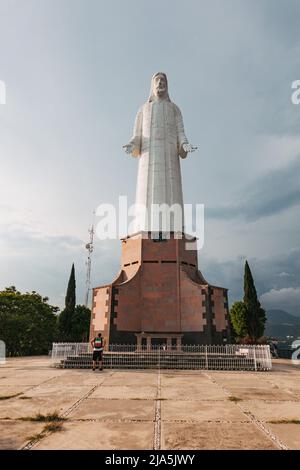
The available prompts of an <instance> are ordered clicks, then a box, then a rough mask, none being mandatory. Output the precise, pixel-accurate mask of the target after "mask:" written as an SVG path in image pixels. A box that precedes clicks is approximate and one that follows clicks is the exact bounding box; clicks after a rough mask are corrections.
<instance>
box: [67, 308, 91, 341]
mask: <svg viewBox="0 0 300 470" xmlns="http://www.w3.org/2000/svg"><path fill="white" fill-rule="evenodd" d="M90 321H91V311H90V309H89V308H87V307H85V306H84V305H77V306H76V307H75V312H74V316H73V318H72V327H71V336H72V341H76V342H81V341H83V342H86V341H88V339H89V333H90Z"/></svg>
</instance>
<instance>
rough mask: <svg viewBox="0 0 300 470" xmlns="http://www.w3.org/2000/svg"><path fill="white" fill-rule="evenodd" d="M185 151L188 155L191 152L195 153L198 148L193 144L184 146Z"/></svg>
mask: <svg viewBox="0 0 300 470" xmlns="http://www.w3.org/2000/svg"><path fill="white" fill-rule="evenodd" d="M182 148H183V150H184V151H185V152H187V153H189V152H195V150H197V148H198V147H194V146H193V145H192V144H183V146H182Z"/></svg>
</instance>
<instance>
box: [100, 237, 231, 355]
mask: <svg viewBox="0 0 300 470" xmlns="http://www.w3.org/2000/svg"><path fill="white" fill-rule="evenodd" d="M187 244H188V245H187ZM192 244H193V245H194V247H193V249H191V245H192ZM187 246H188V247H189V249H187ZM99 331H101V332H102V333H103V335H104V338H105V339H106V342H107V344H116V343H118V344H124V343H125V344H137V345H143V346H146V345H148V346H150V345H151V344H152V345H153V344H164V345H166V346H167V347H168V348H172V347H173V348H175V347H180V345H181V344H224V342H226V341H229V339H230V338H229V325H228V300H227V289H224V288H222V287H217V286H213V285H210V284H208V283H207V282H206V280H205V279H204V277H203V276H202V274H201V272H200V271H199V270H198V261H197V251H196V242H195V241H194V243H192V242H191V241H187V240H186V239H185V238H182V239H176V238H174V235H173V234H171V236H170V238H169V239H164V238H163V237H162V236H160V237H159V238H157V239H151V238H143V234H142V233H140V234H137V235H135V236H131V237H128V238H126V239H123V240H122V267H121V271H120V273H119V274H118V276H117V278H116V279H115V280H114V281H113V282H112V283H111V284H109V285H105V286H101V287H96V288H94V289H93V308H92V321H91V337H95V335H96V333H98V332H99Z"/></svg>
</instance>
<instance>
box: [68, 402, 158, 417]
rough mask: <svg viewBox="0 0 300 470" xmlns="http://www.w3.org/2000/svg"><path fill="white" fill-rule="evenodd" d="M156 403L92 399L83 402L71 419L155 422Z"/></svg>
mask: <svg viewBox="0 0 300 470" xmlns="http://www.w3.org/2000/svg"><path fill="white" fill-rule="evenodd" d="M154 414H155V403H154V401H152V400H105V399H102V398H92V399H88V400H85V401H83V402H82V403H81V404H80V406H79V407H78V408H76V410H75V411H74V412H72V414H71V415H70V418H71V419H75V418H76V419H101V420H117V421H118V420H119V421H120V420H131V421H153V420H154Z"/></svg>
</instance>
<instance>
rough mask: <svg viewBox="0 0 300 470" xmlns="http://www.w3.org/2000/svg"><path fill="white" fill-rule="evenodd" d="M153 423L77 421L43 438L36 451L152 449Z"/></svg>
mask: <svg viewBox="0 0 300 470" xmlns="http://www.w3.org/2000/svg"><path fill="white" fill-rule="evenodd" d="M152 448H153V423H106V422H101V423H98V422H77V423H75V424H74V423H67V424H64V430H63V431H61V432H58V433H55V434H52V435H50V436H48V437H46V438H45V439H43V440H42V441H41V442H40V443H39V444H38V445H37V446H36V447H34V450H35V449H36V450H42V449H47V450H103V449H104V450H143V449H144V450H151V449H152Z"/></svg>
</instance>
